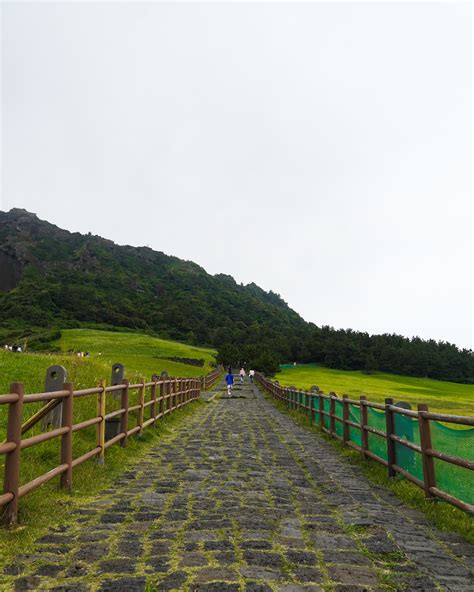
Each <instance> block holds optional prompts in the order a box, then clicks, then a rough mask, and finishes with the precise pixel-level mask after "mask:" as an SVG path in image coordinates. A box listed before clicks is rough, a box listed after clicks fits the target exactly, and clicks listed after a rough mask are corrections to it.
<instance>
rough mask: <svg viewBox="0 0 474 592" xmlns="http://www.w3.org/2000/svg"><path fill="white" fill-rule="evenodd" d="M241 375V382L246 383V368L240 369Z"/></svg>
mask: <svg viewBox="0 0 474 592" xmlns="http://www.w3.org/2000/svg"><path fill="white" fill-rule="evenodd" d="M239 375H240V384H244V376H245V368H243V367H242V368H241V369H240V372H239Z"/></svg>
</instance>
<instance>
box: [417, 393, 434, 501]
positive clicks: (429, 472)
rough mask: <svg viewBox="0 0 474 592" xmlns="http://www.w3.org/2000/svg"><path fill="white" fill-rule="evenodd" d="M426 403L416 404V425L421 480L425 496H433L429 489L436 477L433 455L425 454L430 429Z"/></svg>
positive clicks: (428, 446)
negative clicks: (421, 469) (420, 459)
mask: <svg viewBox="0 0 474 592" xmlns="http://www.w3.org/2000/svg"><path fill="white" fill-rule="evenodd" d="M427 411H428V405H425V404H420V405H418V426H419V430H420V447H421V457H422V460H423V481H424V484H425V496H426V497H427V498H433V497H435V495H434V494H433V493H432V492H431V491H430V488H431V487H436V477H435V468H434V460H433V457H432V456H430V455H429V454H427V451H428V450H431V448H432V446H431V430H430V420H429V419H428V418H427V417H426V412H427Z"/></svg>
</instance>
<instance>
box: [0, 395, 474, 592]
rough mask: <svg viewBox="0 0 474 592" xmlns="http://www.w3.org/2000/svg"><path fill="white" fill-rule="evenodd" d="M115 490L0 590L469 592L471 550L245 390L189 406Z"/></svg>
mask: <svg viewBox="0 0 474 592" xmlns="http://www.w3.org/2000/svg"><path fill="white" fill-rule="evenodd" d="M116 486H117V489H116V491H111V490H107V491H105V492H104V493H103V495H102V496H101V498H100V499H98V500H97V501H96V502H94V503H93V504H91V505H90V506H89V507H88V508H87V509H86V508H84V509H82V510H80V511H78V512H77V519H76V520H75V526H74V527H73V529H71V528H69V529H68V530H67V531H66V530H65V529H61V528H56V529H54V530H53V531H51V532H50V533H49V534H48V535H46V536H44V537H42V538H41V539H40V540H38V541H37V552H35V554H34V555H29V556H23V557H20V558H19V559H18V562H17V563H16V564H15V565H12V566H9V567H7V569H6V570H5V575H4V576H3V582H2V584H1V586H0V588H1V589H2V590H55V591H56V592H59V591H63V592H66V591H70V592H82V591H86V590H87V591H96V590H98V591H101V592H105V591H109V590H110V591H121V592H134V591H142V590H147V592H151V591H153V590H159V591H161V590H163V591H167V590H181V591H189V592H191V591H199V592H267V591H268V592H270V591H272V590H273V591H279V592H299V591H307V592H309V591H313V592H315V591H317V590H324V591H340V592H342V591H346V592H358V591H362V590H367V591H369V590H371V591H372V590H379V591H380V590H403V589H406V590H425V591H428V590H453V591H468V590H471V591H472V590H474V580H473V574H472V571H471V572H470V571H469V569H468V565H471V568H472V566H473V564H474V553H473V547H472V546H471V545H468V544H467V543H465V542H463V539H462V538H461V537H458V536H457V535H450V534H443V533H441V532H439V531H437V530H436V529H433V528H432V527H429V526H428V525H427V522H426V520H425V519H424V517H423V515H422V514H420V513H419V512H416V511H414V510H410V509H407V508H406V507H404V506H402V505H401V504H400V502H399V501H397V499H396V498H395V497H393V496H392V495H391V494H390V493H389V492H386V491H385V490H383V489H382V488H378V487H374V486H373V485H371V484H369V483H368V482H367V480H366V479H365V478H364V477H363V475H362V474H361V473H360V472H359V470H358V469H357V468H355V467H352V466H351V465H349V464H347V463H346V462H344V461H342V460H341V458H340V456H339V454H338V453H337V451H335V450H334V449H333V448H332V447H331V446H330V445H329V444H328V443H327V442H325V441H324V440H323V439H321V438H319V437H318V436H317V435H315V434H313V433H310V432H308V431H306V430H304V429H303V428H300V427H298V426H297V425H295V423H294V421H293V420H292V418H291V417H289V416H286V415H284V414H281V413H280V412H279V411H278V410H277V409H276V408H275V407H274V406H273V405H272V404H271V403H270V402H268V401H266V400H265V399H264V398H263V396H262V395H261V394H260V393H259V392H258V390H257V389H256V387H254V386H253V385H250V384H246V385H245V386H244V387H243V388H242V387H237V389H236V390H235V391H234V395H233V397H232V398H229V399H226V398H225V397H221V398H220V399H219V398H218V399H217V400H215V401H213V402H210V403H208V404H206V405H205V406H202V407H201V408H200V409H199V410H198V411H197V412H196V413H195V414H194V415H192V416H191V418H189V419H187V420H186V423H185V422H182V424H181V425H180V426H179V427H178V428H177V429H176V432H175V433H174V434H173V436H172V437H168V438H167V439H165V440H163V442H162V444H160V446H159V447H157V448H155V449H153V450H151V451H150V452H149V454H148V455H147V457H146V458H145V460H144V461H143V462H142V463H141V464H140V466H137V467H136V469H135V470H133V471H129V472H127V473H126V474H124V475H122V477H121V478H120V480H119V481H118V483H117V484H116ZM0 577H1V576H0Z"/></svg>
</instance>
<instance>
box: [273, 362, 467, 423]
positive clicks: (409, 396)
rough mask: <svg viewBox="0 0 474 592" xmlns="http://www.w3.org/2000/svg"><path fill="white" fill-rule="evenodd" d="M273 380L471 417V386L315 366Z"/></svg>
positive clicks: (297, 368)
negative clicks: (401, 402) (425, 405)
mask: <svg viewBox="0 0 474 592" xmlns="http://www.w3.org/2000/svg"><path fill="white" fill-rule="evenodd" d="M275 378H276V379H277V380H278V381H279V382H280V384H282V385H284V386H296V387H298V388H301V389H309V388H310V387H312V386H313V385H317V386H319V388H320V389H322V390H323V391H324V392H325V393H329V392H330V391H334V392H335V393H337V394H338V395H339V396H341V395H350V396H351V397H354V398H358V397H359V396H360V395H367V398H368V399H369V400H370V401H374V402H383V401H384V399H385V398H386V397H393V399H394V400H395V402H397V401H407V402H408V403H410V404H411V405H412V406H413V407H414V406H416V404H417V403H426V404H428V405H429V408H430V410H431V411H439V412H441V413H451V414H454V415H473V414H474V385H468V384H458V383H454V382H446V381H441V380H432V379H430V378H414V377H412V376H399V375H395V374H386V373H383V372H374V373H373V374H364V373H362V372H347V371H343V370H334V369H331V368H324V367H322V366H318V365H315V364H301V365H297V366H290V367H283V368H282V369H281V371H280V372H279V373H278V374H277V375H276V377H275Z"/></svg>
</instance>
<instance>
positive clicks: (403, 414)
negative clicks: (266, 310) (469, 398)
mask: <svg viewBox="0 0 474 592" xmlns="http://www.w3.org/2000/svg"><path fill="white" fill-rule="evenodd" d="M256 380H257V382H258V383H259V384H260V385H261V386H262V387H263V388H264V389H265V390H266V391H268V392H269V393H270V394H271V395H272V397H274V398H275V399H278V400H279V401H281V402H283V403H284V404H285V405H286V406H287V408H288V409H290V410H295V411H298V412H301V413H304V414H305V415H306V416H307V417H308V418H309V419H310V421H311V423H312V424H315V425H318V426H319V427H320V429H321V430H322V431H323V432H325V433H326V434H329V435H330V436H332V437H334V438H337V439H338V440H340V441H341V442H342V443H344V444H345V445H347V446H350V447H351V448H353V449H354V450H357V451H359V452H360V453H361V455H362V457H363V458H364V459H370V460H373V461H376V462H378V463H380V464H382V465H383V466H384V467H386V468H387V471H388V475H389V477H395V476H396V475H401V476H402V477H404V478H406V479H408V480H409V481H411V482H412V483H414V484H415V485H417V486H418V487H420V488H421V489H423V490H424V492H425V496H426V497H427V498H429V499H436V498H441V499H443V500H445V501H447V502H449V503H450V504H453V505H454V506H457V507H458V508H460V509H462V510H464V511H466V512H469V513H471V514H474V417H468V416H458V415H447V414H442V413H432V412H430V411H429V410H428V407H427V405H424V404H420V405H418V408H417V411H414V410H411V409H408V408H405V407H409V405H407V404H402V403H399V404H398V405H395V404H394V402H393V400H392V399H389V398H387V399H385V404H381V403H372V402H370V401H367V399H366V397H365V396H361V397H360V398H359V399H350V398H349V397H348V396H347V395H344V396H343V397H338V396H337V395H336V393H329V394H324V393H323V392H322V391H320V390H319V388H318V387H312V389H311V390H310V391H303V390H299V389H296V388H294V387H282V386H280V384H278V382H277V381H271V380H269V379H267V378H266V377H265V376H264V375H262V374H259V373H257V374H256ZM402 405H403V406H402ZM446 424H455V425H461V426H466V428H468V429H452V428H451V427H449V425H446ZM469 428H471V429H469Z"/></svg>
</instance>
